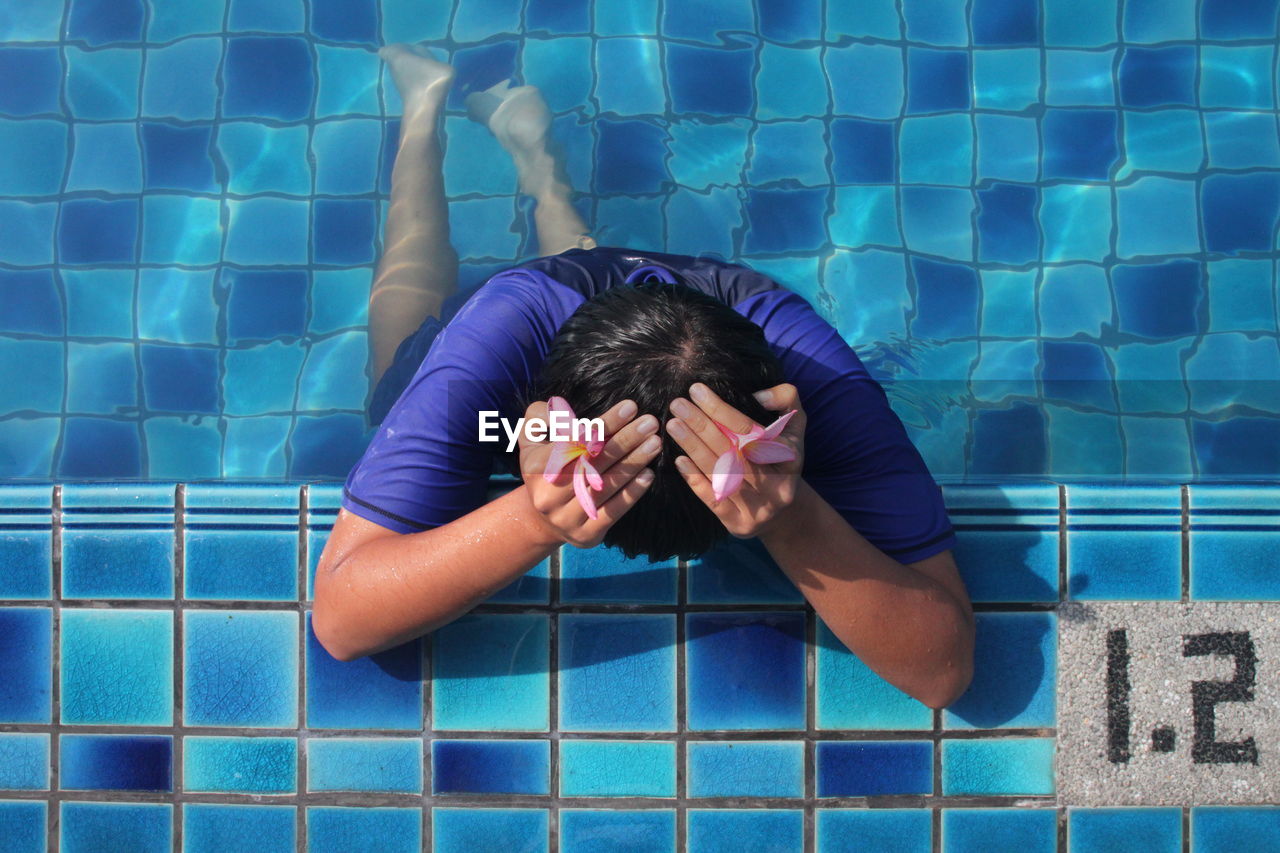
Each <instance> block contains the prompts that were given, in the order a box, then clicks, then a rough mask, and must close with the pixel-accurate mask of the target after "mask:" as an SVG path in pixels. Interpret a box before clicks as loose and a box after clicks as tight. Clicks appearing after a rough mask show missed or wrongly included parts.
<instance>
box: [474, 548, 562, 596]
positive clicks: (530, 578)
mask: <svg viewBox="0 0 1280 853" xmlns="http://www.w3.org/2000/svg"><path fill="white" fill-rule="evenodd" d="M550 600H551V558H549V557H548V558H547V559H545V560H543V561H542V562H540V563H538V565H536V566H534V567H533V568H532V569H530V570H529V571H527V572H525V573H524V574H522V575H521V576H520V577H518V578H516V579H515V580H513V581H512V582H511V583H509V584H507V585H506V586H504V587H503V588H502V589H500V590H498V591H497V592H495V593H494V594H493V595H491V596H489V597H488V598H487V599H485V601H486V602H487V603H491V604H518V603H528V604H546V603H547V602H549V601H550Z"/></svg>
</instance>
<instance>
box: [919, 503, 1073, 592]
mask: <svg viewBox="0 0 1280 853" xmlns="http://www.w3.org/2000/svg"><path fill="white" fill-rule="evenodd" d="M942 493H943V496H944V499H945V501H946V505H947V514H948V515H949V516H950V517H951V522H952V525H953V526H954V527H955V531H956V548H955V552H954V554H955V560H956V565H957V567H959V569H960V576H961V578H962V579H963V580H964V585H965V589H966V590H967V591H968V593H969V598H970V599H971V600H972V601H1019V602H1030V601H1035V602H1053V601H1057V600H1058V487H1057V486H1056V485H1053V484H1044V485H1040V484H1025V485H1023V484H1017V483H1010V484H1007V485H978V484H974V485H960V484H955V485H951V484H948V485H944V486H943V490H942Z"/></svg>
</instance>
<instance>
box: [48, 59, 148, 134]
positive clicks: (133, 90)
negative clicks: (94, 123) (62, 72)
mask: <svg viewBox="0 0 1280 853" xmlns="http://www.w3.org/2000/svg"><path fill="white" fill-rule="evenodd" d="M63 55H64V56H65V57H66V61H67V78H66V99H67V107H68V109H69V112H70V114H71V117H72V118H76V119H122V118H124V119H130V118H137V117H138V89H139V88H140V86H139V85H138V83H139V80H140V78H141V76H142V51H140V50H132V49H123V48H107V49H105V50H93V51H88V50H81V49H80V48H78V47H67V48H66V49H65V50H64V52H63Z"/></svg>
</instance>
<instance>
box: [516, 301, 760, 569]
mask: <svg viewBox="0 0 1280 853" xmlns="http://www.w3.org/2000/svg"><path fill="white" fill-rule="evenodd" d="M782 381H783V373H782V364H781V362H779V360H778V358H777V356H776V355H775V354H774V352H773V350H772V349H770V347H769V344H768V342H767V341H766V340H765V337H764V332H763V330H761V328H760V327H759V326H757V325H756V324H755V323H753V322H751V321H750V320H748V319H747V318H746V317H743V316H742V315H741V314H739V313H738V312H737V311H734V310H733V309H732V308H730V307H729V306H728V305H725V304H724V303H723V302H721V301H719V300H718V299H716V298H715V297H713V296H710V295H708V294H706V293H703V292H702V291H700V290H696V289H694V288H692V287H688V286H686V285H683V284H668V283H664V282H646V283H643V284H636V285H625V286H617V287H612V288H609V289H608V290H605V291H603V292H601V293H599V294H597V295H596V296H595V297H593V298H592V299H589V300H588V301H586V302H584V303H583V304H582V305H580V306H579V307H578V309H577V311H575V312H574V313H573V314H572V315H571V316H570V317H569V319H568V320H566V321H565V322H564V323H563V324H562V325H561V326H560V329H559V331H558V332H557V334H556V337H555V339H554V340H553V341H552V344H551V350H550V352H549V353H548V355H547V358H546V360H545V361H544V362H543V364H542V369H541V373H540V375H539V377H538V380H537V382H536V384H535V387H534V388H533V389H532V390H531V393H530V397H529V399H531V400H545V399H547V398H548V397H550V396H552V395H558V396H561V397H564V398H565V399H566V400H568V401H569V405H570V406H572V407H573V411H574V414H575V415H576V416H577V417H587V418H594V417H599V416H600V415H603V414H604V413H605V412H606V411H608V410H609V409H610V408H611V407H613V406H615V405H617V404H618V403H619V402H621V401H622V400H626V399H632V400H635V402H636V405H637V406H638V407H639V409H640V411H639V414H637V415H636V417H639V416H640V415H643V414H645V413H648V414H651V415H654V416H655V417H657V418H658V420H659V422H660V423H661V424H663V426H662V427H660V429H659V435H661V436H662V438H663V447H662V451H661V452H660V453H659V455H658V457H657V459H656V460H655V461H654V462H653V463H652V464H651V465H650V467H651V468H652V469H653V472H654V479H653V484H652V485H650V486H649V489H648V491H647V492H646V493H645V494H644V496H643V497H641V498H640V500H639V501H637V502H636V504H635V506H633V507H631V509H630V510H628V511H627V513H626V514H625V515H624V516H622V518H620V519H619V520H618V521H617V522H616V523H615V524H614V525H613V526H612V527H610V528H609V530H608V532H606V533H605V537H604V544H605V545H610V546H614V547H617V548H620V549H621V550H622V551H623V553H625V554H626V555H627V556H628V557H637V556H639V555H642V554H643V555H646V556H648V557H649V559H650V561H657V560H665V559H670V558H671V557H682V558H685V559H689V558H692V557H696V556H697V555H699V554H702V553H704V552H706V551H707V550H708V549H710V548H711V546H712V545H714V544H715V543H716V542H717V541H719V540H721V539H723V538H725V537H726V536H727V535H728V531H727V530H725V527H724V525H723V524H721V522H720V520H719V519H718V518H716V516H715V514H714V513H713V512H712V511H711V510H710V509H709V508H708V507H707V506H706V505H705V504H703V503H702V501H701V499H699V498H698V496H697V495H695V494H694V493H693V490H692V489H690V488H689V486H688V485H687V484H686V483H685V482H684V478H683V477H682V476H681V475H680V472H679V471H678V470H677V469H676V466H675V460H676V457H677V456H680V455H681V454H683V452H684V451H683V450H681V448H680V445H678V444H676V442H675V439H673V438H671V436H670V435H668V434H667V432H666V429H665V424H666V422H667V420H668V418H670V417H671V412H670V409H668V405H669V404H670V402H671V401H672V400H674V399H675V398H676V397H685V398H688V396H689V386H690V385H692V384H693V383H694V382H702V383H705V384H706V385H707V386H709V387H710V388H711V389H712V390H713V391H715V392H716V393H717V394H719V395H720V396H721V398H723V399H724V400H725V401H726V402H727V403H729V404H730V405H731V406H733V407H735V408H737V409H738V410H739V411H741V412H743V413H744V414H746V415H747V416H748V417H750V418H752V419H753V420H755V421H756V422H757V423H769V422H770V421H771V420H773V417H774V415H773V414H771V413H770V412H768V411H767V410H765V409H764V407H762V406H761V405H760V403H759V402H757V401H756V399H755V397H753V396H752V394H753V393H754V392H756V391H759V390H761V389H762V388H769V387H771V386H773V385H777V384H778V383H780V382H782Z"/></svg>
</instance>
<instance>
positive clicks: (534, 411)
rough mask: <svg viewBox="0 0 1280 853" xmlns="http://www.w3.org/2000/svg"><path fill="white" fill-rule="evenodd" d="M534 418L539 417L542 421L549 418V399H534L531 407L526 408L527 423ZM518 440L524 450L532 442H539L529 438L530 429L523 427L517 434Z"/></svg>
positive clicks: (525, 417)
mask: <svg viewBox="0 0 1280 853" xmlns="http://www.w3.org/2000/svg"><path fill="white" fill-rule="evenodd" d="M534 418H537V419H538V420H540V421H545V420H546V419H547V401H546V400H534V401H533V402H532V403H530V404H529V407H528V408H527V409H525V410H524V420H525V423H528V422H529V421H531V420H533V419H534ZM516 441H517V442H518V443H519V446H520V450H521V451H523V450H524V449H525V448H526V447H528V446H529V445H531V444H538V443H539V442H536V441H534V440H533V439H531V438H529V433H528V431H527V430H523V429H522V430H520V432H519V434H518V435H517V436H516Z"/></svg>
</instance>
